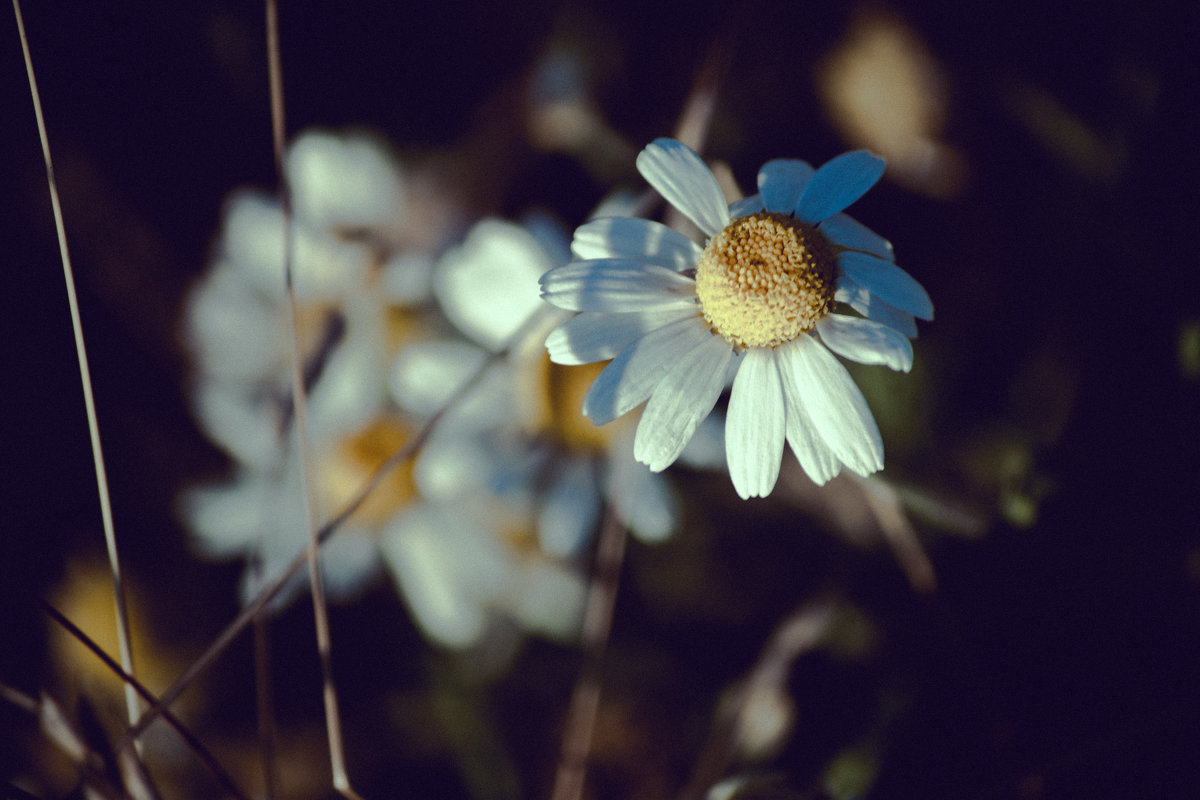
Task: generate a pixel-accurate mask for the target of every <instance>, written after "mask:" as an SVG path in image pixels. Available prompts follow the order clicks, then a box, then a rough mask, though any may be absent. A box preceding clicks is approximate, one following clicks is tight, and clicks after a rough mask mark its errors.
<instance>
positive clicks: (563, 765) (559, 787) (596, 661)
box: [551, 506, 629, 800]
mask: <svg viewBox="0 0 1200 800" xmlns="http://www.w3.org/2000/svg"><path fill="white" fill-rule="evenodd" d="M628 538H629V537H628V533H627V531H626V530H625V526H624V525H622V524H621V523H620V521H619V520H617V517H616V514H615V512H614V511H613V509H612V507H611V506H607V507H606V508H605V512H604V521H603V522H602V523H601V527H600V536H599V539H598V541H597V543H596V561H595V564H594V565H593V567H592V581H591V585H590V586H589V588H588V599H587V609H586V610H585V612H584V618H583V632H582V634H581V637H580V638H581V640H582V645H583V667H582V668H581V669H580V672H579V679H578V680H577V681H576V683H575V689H574V691H573V692H572V694H571V705H570V706H569V707H568V709H567V718H566V723H565V724H564V726H563V728H564V729H563V742H562V751H561V754H560V755H559V759H558V771H557V772H556V774H555V776H554V791H553V793H552V794H551V798H552V800H578V798H580V797H582V796H583V780H584V776H585V775H586V773H587V760H588V754H589V752H590V751H591V747H592V733H593V731H594V730H595V727H596V710H597V708H598V707H599V705H600V688H601V683H602V675H603V662H604V652H605V650H607V649H608V637H609V634H610V632H611V631H612V617H613V609H614V608H615V607H616V603H617V588H618V587H619V586H620V582H621V564H622V563H623V562H624V560H625V544H626V541H627V539H628Z"/></svg>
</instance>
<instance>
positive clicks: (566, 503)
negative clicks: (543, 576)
mask: <svg viewBox="0 0 1200 800" xmlns="http://www.w3.org/2000/svg"><path fill="white" fill-rule="evenodd" d="M597 478H598V476H597V475H596V469H595V465H594V464H593V463H592V462H591V461H590V460H588V459H583V458H571V459H566V460H565V463H564V464H562V466H561V469H560V470H559V474H558V475H556V476H555V477H554V483H553V484H552V485H551V486H550V489H549V491H547V492H546V494H545V496H544V497H543V498H542V505H541V508H540V509H539V510H538V515H537V517H538V518H537V531H538V543H539V544H541V546H542V550H544V551H545V552H546V553H547V554H548V555H550V556H554V557H556V558H570V557H572V556H575V555H578V554H579V552H580V551H581V550H582V549H583V544H584V542H586V541H587V540H588V538H589V537H590V536H591V535H592V532H593V531H594V530H595V528H596V520H597V519H598V518H599V516H600V495H599V493H598V492H597V490H596V486H597Z"/></svg>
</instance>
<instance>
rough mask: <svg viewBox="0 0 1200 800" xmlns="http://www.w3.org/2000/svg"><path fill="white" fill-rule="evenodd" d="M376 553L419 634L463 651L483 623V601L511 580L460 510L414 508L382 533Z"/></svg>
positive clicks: (498, 552) (496, 552)
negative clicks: (421, 631)
mask: <svg viewBox="0 0 1200 800" xmlns="http://www.w3.org/2000/svg"><path fill="white" fill-rule="evenodd" d="M380 552H381V553H382V555H383V558H384V562H385V563H386V565H387V566H388V567H389V569H390V570H391V573H392V577H393V578H394V579H395V582H396V584H397V587H398V588H399V589H400V592H401V594H402V595H403V596H404V599H405V600H406V601H407V603H408V606H409V608H410V609H411V611H412V614H413V617H414V619H415V620H416V622H417V624H418V625H419V626H420V627H421V629H422V630H423V631H424V632H425V634H426V635H427V636H428V637H429V638H431V639H433V640H434V641H436V642H438V643H440V644H443V645H446V646H449V647H456V648H462V647H468V646H470V645H472V644H475V643H476V642H478V641H479V639H480V638H481V637H482V635H483V633H484V630H485V628H486V626H487V623H488V618H489V613H488V599H489V598H494V597H498V596H499V595H500V594H501V593H502V592H503V591H504V590H505V589H506V587H507V586H508V585H509V584H510V582H511V580H512V579H513V577H514V573H513V565H512V563H511V561H510V560H509V559H508V557H507V556H506V554H505V553H504V551H503V549H502V548H501V546H500V545H499V543H498V541H497V539H496V537H495V536H494V535H492V534H491V532H490V531H489V530H488V529H486V528H482V527H480V526H479V525H478V524H477V521H476V520H473V519H471V517H470V516H469V514H468V513H467V510H466V509H459V510H455V509H448V508H445V507H442V506H417V507H415V508H413V509H411V510H409V511H408V512H407V513H405V514H403V515H401V516H399V517H397V518H396V519H395V520H393V521H392V523H391V524H390V525H389V526H388V528H387V530H385V531H384V533H383V536H382V538H381V540H380Z"/></svg>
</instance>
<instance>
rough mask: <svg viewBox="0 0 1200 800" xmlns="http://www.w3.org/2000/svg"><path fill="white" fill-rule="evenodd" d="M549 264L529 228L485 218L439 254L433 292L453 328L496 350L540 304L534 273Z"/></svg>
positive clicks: (538, 272) (542, 249)
mask: <svg viewBox="0 0 1200 800" xmlns="http://www.w3.org/2000/svg"><path fill="white" fill-rule="evenodd" d="M554 266H556V265H555V264H554V262H552V261H551V260H550V256H549V254H548V253H547V252H546V250H545V248H544V247H543V246H542V245H541V243H540V242H538V240H537V239H536V238H535V237H534V236H533V234H531V233H530V232H529V231H527V230H525V229H524V228H522V227H521V226H519V225H514V224H512V223H510V222H504V221H501V220H496V219H485V220H483V221H481V222H479V223H477V224H476V225H475V227H473V228H472V229H471V232H470V233H469V234H468V235H467V238H466V240H465V241H464V242H463V243H462V244H461V245H460V246H459V247H457V248H454V249H453V250H451V251H449V252H448V253H446V255H445V256H443V257H442V259H441V261H440V262H439V263H438V265H437V267H436V271H435V273H434V293H435V294H436V295H437V298H438V301H439V302H440V303H441V304H442V308H443V309H444V310H445V311H446V316H448V317H449V318H450V321H451V322H453V323H454V324H455V325H456V326H457V327H458V329H459V330H461V331H462V332H463V333H465V334H467V336H469V337H471V338H472V339H474V340H475V341H477V342H479V343H480V344H481V345H483V346H484V347H486V348H487V349H489V350H499V349H500V348H501V347H503V346H504V345H505V344H506V343H507V342H508V340H509V339H510V338H511V337H512V335H513V334H514V333H515V332H516V331H517V329H518V328H520V327H521V325H522V324H523V323H524V322H525V321H526V320H527V319H529V317H530V315H532V314H533V313H534V312H535V311H536V310H537V309H538V308H539V307H540V306H541V304H542V300H541V298H540V296H539V289H538V278H540V277H541V276H542V274H543V273H544V272H546V270H548V269H550V268H551V267H554Z"/></svg>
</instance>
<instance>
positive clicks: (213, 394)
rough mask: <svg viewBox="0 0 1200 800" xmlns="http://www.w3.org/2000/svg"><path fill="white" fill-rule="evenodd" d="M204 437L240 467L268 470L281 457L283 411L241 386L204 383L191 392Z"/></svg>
mask: <svg viewBox="0 0 1200 800" xmlns="http://www.w3.org/2000/svg"><path fill="white" fill-rule="evenodd" d="M192 408H193V412H194V413H195V415H196V419H197V420H198V421H199V422H200V426H201V427H202V428H203V429H204V433H205V434H207V435H208V438H209V439H211V440H212V441H213V442H214V443H215V444H217V445H219V446H220V447H221V448H222V449H224V450H225V452H226V453H228V454H229V456H230V457H231V458H232V459H233V460H234V461H236V462H237V463H238V464H240V465H242V466H245V467H252V468H259V469H265V468H266V467H268V466H269V465H270V464H272V463H274V462H275V461H276V460H277V459H278V458H279V456H280V453H281V443H280V436H279V426H280V423H281V421H282V420H281V417H282V409H281V408H279V407H278V406H277V404H275V403H272V402H270V401H269V400H267V399H265V398H264V397H262V396H261V395H260V394H257V393H255V392H252V391H249V390H248V387H245V386H243V385H241V384H236V383H234V384H230V383H225V382H215V381H205V382H203V383H201V384H200V385H198V386H197V387H196V388H195V389H193V390H192Z"/></svg>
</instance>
